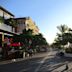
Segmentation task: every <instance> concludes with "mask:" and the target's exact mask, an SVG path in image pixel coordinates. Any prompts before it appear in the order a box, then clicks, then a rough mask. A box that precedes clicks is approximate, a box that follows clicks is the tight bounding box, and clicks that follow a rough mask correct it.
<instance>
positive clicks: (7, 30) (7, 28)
mask: <svg viewBox="0 0 72 72" xmlns="http://www.w3.org/2000/svg"><path fill="white" fill-rule="evenodd" d="M10 18H14V15H13V14H12V13H10V12H9V11H7V10H6V9H4V8H3V7H1V6H0V43H2V42H4V39H5V37H10V36H13V35H14V34H15V27H13V26H12V25H10V24H9V23H5V20H7V19H10ZM1 46H2V44H0V47H1Z"/></svg>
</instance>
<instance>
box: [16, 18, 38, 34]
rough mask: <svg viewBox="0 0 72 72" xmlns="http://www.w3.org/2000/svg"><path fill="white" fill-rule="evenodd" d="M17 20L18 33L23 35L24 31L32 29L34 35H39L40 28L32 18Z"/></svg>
mask: <svg viewBox="0 0 72 72" xmlns="http://www.w3.org/2000/svg"><path fill="white" fill-rule="evenodd" d="M15 20H16V22H17V33H22V31H23V30H24V29H26V30H28V29H31V30H33V35H37V34H39V28H38V27H37V26H36V24H35V22H33V21H32V19H31V18H30V17H21V18H15Z"/></svg>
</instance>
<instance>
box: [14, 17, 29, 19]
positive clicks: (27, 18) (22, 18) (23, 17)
mask: <svg viewBox="0 0 72 72" xmlns="http://www.w3.org/2000/svg"><path fill="white" fill-rule="evenodd" d="M14 19H16V20H18V19H25V20H27V19H29V17H19V18H14Z"/></svg>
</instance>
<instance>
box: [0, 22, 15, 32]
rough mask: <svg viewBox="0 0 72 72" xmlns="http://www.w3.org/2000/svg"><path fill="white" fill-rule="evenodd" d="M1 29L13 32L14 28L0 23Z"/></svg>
mask: <svg viewBox="0 0 72 72" xmlns="http://www.w3.org/2000/svg"><path fill="white" fill-rule="evenodd" d="M0 29H2V30H5V31H8V32H12V27H11V26H9V25H6V24H3V23H0ZM13 30H14V29H13ZM13 32H14V31H13Z"/></svg>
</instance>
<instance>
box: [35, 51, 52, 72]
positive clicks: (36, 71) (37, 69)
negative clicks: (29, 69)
mask: <svg viewBox="0 0 72 72" xmlns="http://www.w3.org/2000/svg"><path fill="white" fill-rule="evenodd" d="M50 54H51V52H50V53H48V55H50ZM48 55H47V56H46V57H45V58H43V60H42V61H41V62H40V65H39V66H38V67H37V68H36V70H35V72H38V71H39V69H40V67H41V66H42V64H43V63H44V62H45V60H46V59H47V58H48Z"/></svg>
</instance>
